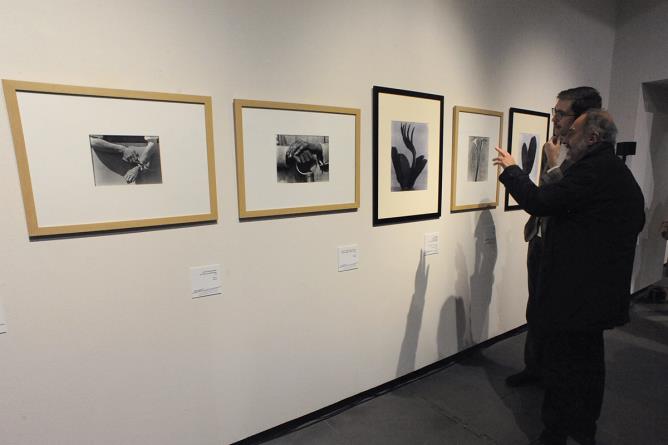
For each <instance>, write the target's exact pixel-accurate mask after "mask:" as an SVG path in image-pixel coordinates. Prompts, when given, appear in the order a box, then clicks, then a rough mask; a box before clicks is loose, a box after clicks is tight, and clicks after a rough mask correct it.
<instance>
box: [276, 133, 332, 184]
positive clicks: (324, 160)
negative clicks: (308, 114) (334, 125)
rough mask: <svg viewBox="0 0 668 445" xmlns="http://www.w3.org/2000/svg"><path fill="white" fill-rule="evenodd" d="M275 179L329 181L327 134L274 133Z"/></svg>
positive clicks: (286, 180)
mask: <svg viewBox="0 0 668 445" xmlns="http://www.w3.org/2000/svg"><path fill="white" fill-rule="evenodd" d="M276 180H277V181H278V182H327V181H329V136H313V135H303V134H289V135H287V134H278V135H276Z"/></svg>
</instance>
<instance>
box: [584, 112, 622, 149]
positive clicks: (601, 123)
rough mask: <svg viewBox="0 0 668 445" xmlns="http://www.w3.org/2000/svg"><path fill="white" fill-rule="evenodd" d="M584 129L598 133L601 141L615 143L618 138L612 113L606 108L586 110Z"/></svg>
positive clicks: (586, 131)
mask: <svg viewBox="0 0 668 445" xmlns="http://www.w3.org/2000/svg"><path fill="white" fill-rule="evenodd" d="M585 115H586V117H585V122H584V131H585V133H586V134H589V133H590V132H592V133H596V134H597V135H598V140H599V141H600V142H609V143H611V144H614V143H615V140H616V138H617V126H616V125H615V122H614V121H613V120H612V115H611V114H610V113H608V112H607V111H605V110H601V109H593V110H588V111H586V112H585Z"/></svg>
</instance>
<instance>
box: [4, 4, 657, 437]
mask: <svg viewBox="0 0 668 445" xmlns="http://www.w3.org/2000/svg"><path fill="white" fill-rule="evenodd" d="M582 3H583V2H578V1H576V0H563V1H557V2H555V1H547V0H517V1H494V0H486V1H482V0H477V1H469V0H451V1H446V0H440V1H439V0H430V1H427V0H418V1H411V2H406V1H398V0H383V1H352V0H350V1H336V2H333V1H324V0H317V1H314V0H292V1H287V0H285V1H279V0H275V1H270V0H265V1H258V0H237V1H215V0H211V1H201V0H200V1H176V0H171V1H158V0H153V1H151V0H143V1H127V0H119V1H114V2H109V1H101V0H87V1H80V0H69V1H66V0H61V1H54V2H44V1H38V0H24V1H22V2H15V1H12V2H10V1H7V0H0V77H1V78H4V79H18V80H29V81H39V82H49V83H61V84H70V85H84V86H96V87H106V88H122V89H135V90H149V91H159V92H170V93H188V94H197V95H210V96H212V97H213V121H214V144H215V156H216V173H217V190H218V200H219V202H218V204H219V212H220V217H219V220H218V223H217V224H202V225H191V226H185V227H172V228H170V227H166V228H164V227H163V228H157V229H145V230H135V231H125V232H117V233H106V234H91V235H82V236H71V237H64V238H51V239H44V240H32V241H31V240H29V238H28V236H27V229H26V224H25V218H24V213H23V202H22V199H21V192H20V186H19V179H18V171H17V167H16V157H15V154H14V149H13V142H12V139H11V135H10V129H9V123H8V118H7V111H6V108H5V105H4V101H3V102H2V104H1V105H0V189H1V190H2V211H1V212H0V229H1V231H2V244H1V247H2V249H1V251H2V254H1V255H0V304H1V305H2V306H3V307H4V310H5V313H6V319H7V327H8V333H6V334H2V335H0V358H1V359H0V394H2V396H1V397H0V413H2V415H1V416H0V442H2V443H6V444H12V445H15V444H16V445H18V444H36V443H50V444H72V443H109V444H118V443H122V444H184V443H191V444H224V443H230V442H233V441H236V440H239V439H242V438H244V437H248V436H250V435H252V434H255V433H258V432H260V431H263V430H265V429H268V428H271V427H273V426H275V425H278V424H281V423H283V422H286V421H288V420H291V419H294V418H296V417H299V416H301V415H304V414H307V413H309V412H312V411H314V410H317V409H319V408H322V407H324V406H327V405H330V404H332V403H335V402H337V401H339V400H342V399H344V398H346V397H349V396H352V395H354V394H357V393H359V392H362V391H364V390H367V389H369V388H372V387H375V386H377V385H380V384H382V383H385V382H387V381H390V380H392V379H394V378H396V377H398V376H400V375H403V374H406V373H408V372H410V371H413V370H415V369H419V368H421V367H424V366H426V365H429V364H431V363H433V362H435V361H437V360H439V359H441V358H444V357H447V356H449V355H452V354H454V353H456V352H457V351H459V350H461V349H463V348H466V347H468V346H470V345H472V344H473V343H477V342H480V341H482V340H485V339H487V338H490V337H493V336H496V335H499V334H501V333H504V332H507V331H508V330H510V329H513V328H515V327H517V326H519V325H521V324H523V323H524V322H525V320H524V307H525V303H526V284H525V283H526V268H525V259H526V244H525V243H524V241H523V239H522V229H523V225H524V223H525V221H526V219H527V216H526V214H524V213H523V212H521V211H516V212H504V211H503V189H502V194H501V196H500V199H501V201H500V206H499V207H498V208H496V209H494V210H491V211H484V212H465V213H458V214H451V213H450V212H449V206H450V180H451V174H450V172H451V153H452V152H451V150H452V145H451V140H452V107H453V106H454V105H462V106H471V107H478V108H486V109H491V110H498V111H503V112H504V114H505V115H504V136H503V140H504V141H505V140H506V138H507V118H508V115H507V113H508V108H509V107H511V106H512V107H520V108H528V109H534V110H540V111H545V112H547V111H549V109H550V108H551V107H552V106H553V104H554V101H555V95H556V93H557V92H558V91H560V90H562V89H565V88H569V87H573V86H577V85H593V86H595V87H597V88H598V89H599V90H600V91H601V93H602V94H603V96H604V103H607V102H608V96H609V91H610V78H611V69H612V67H613V51H614V45H615V11H616V8H615V2H613V1H608V0H594V1H589V2H586V4H582ZM663 54H665V52H664V53H663ZM373 85H381V86H387V87H394V88H401V89H408V90H415V91H423V92H428V93H434V94H442V95H444V96H445V104H446V105H445V123H444V128H443V132H444V135H443V136H444V137H443V140H444V147H443V161H444V162H443V175H444V176H443V190H442V192H443V215H442V217H441V218H440V219H437V220H429V221H423V222H416V223H407V224H395V225H389V226H383V227H372V224H371V222H372V205H373V202H372V174H371V168H372V141H371V137H372V115H371V99H372V96H371V89H372V86H373ZM235 98H244V99H259V100H272V101H284V102H298V103H309V104H319V105H332V106H343V107H355V108H360V109H361V111H362V120H361V124H362V125H361V128H362V134H361V161H360V162H361V165H360V167H361V206H360V208H359V210H358V211H353V212H340V213H327V214H317V215H310V216H293V217H280V218H264V219H257V220H248V221H239V218H238V211H237V195H236V168H235V151H234V132H233V128H234V127H233V110H232V101H233V99H235ZM634 100H636V99H634ZM636 104H637V100H636V102H635V103H634V106H636ZM613 111H614V110H613ZM59 118H62V116H53V119H55V120H57V119H59ZM62 168H67V165H54V169H62ZM73 205H75V203H73ZM118 205H119V206H121V205H122V203H118ZM428 232H439V234H440V253H439V254H438V255H432V256H429V257H427V258H426V259H425V261H424V262H421V253H420V249H421V248H422V246H423V241H424V234H425V233H428ZM346 244H357V245H358V246H359V249H360V257H361V261H360V268H359V269H358V270H355V271H350V272H343V273H339V272H337V269H336V266H337V264H336V258H337V257H336V248H337V246H340V245H346ZM206 264H220V265H221V267H222V270H223V274H222V275H223V276H222V281H223V295H220V296H215V297H209V298H201V299H197V300H192V299H191V298H190V283H189V267H191V266H198V265H206Z"/></svg>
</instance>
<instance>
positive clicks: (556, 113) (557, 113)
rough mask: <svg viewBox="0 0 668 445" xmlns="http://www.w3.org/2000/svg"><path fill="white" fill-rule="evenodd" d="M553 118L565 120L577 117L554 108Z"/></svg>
mask: <svg viewBox="0 0 668 445" xmlns="http://www.w3.org/2000/svg"><path fill="white" fill-rule="evenodd" d="M552 116H554V117H556V118H557V119H563V118H565V117H566V116H570V117H574V116H577V115H576V114H573V113H566V112H565V111H562V110H557V109H556V108H552Z"/></svg>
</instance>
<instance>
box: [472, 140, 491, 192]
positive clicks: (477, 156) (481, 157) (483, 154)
mask: <svg viewBox="0 0 668 445" xmlns="http://www.w3.org/2000/svg"><path fill="white" fill-rule="evenodd" d="M468 158H469V162H468V175H467V179H468V181H469V182H485V181H487V177H488V173H487V170H488V169H489V165H488V164H489V138H488V137H485V136H469V157H468Z"/></svg>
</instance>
